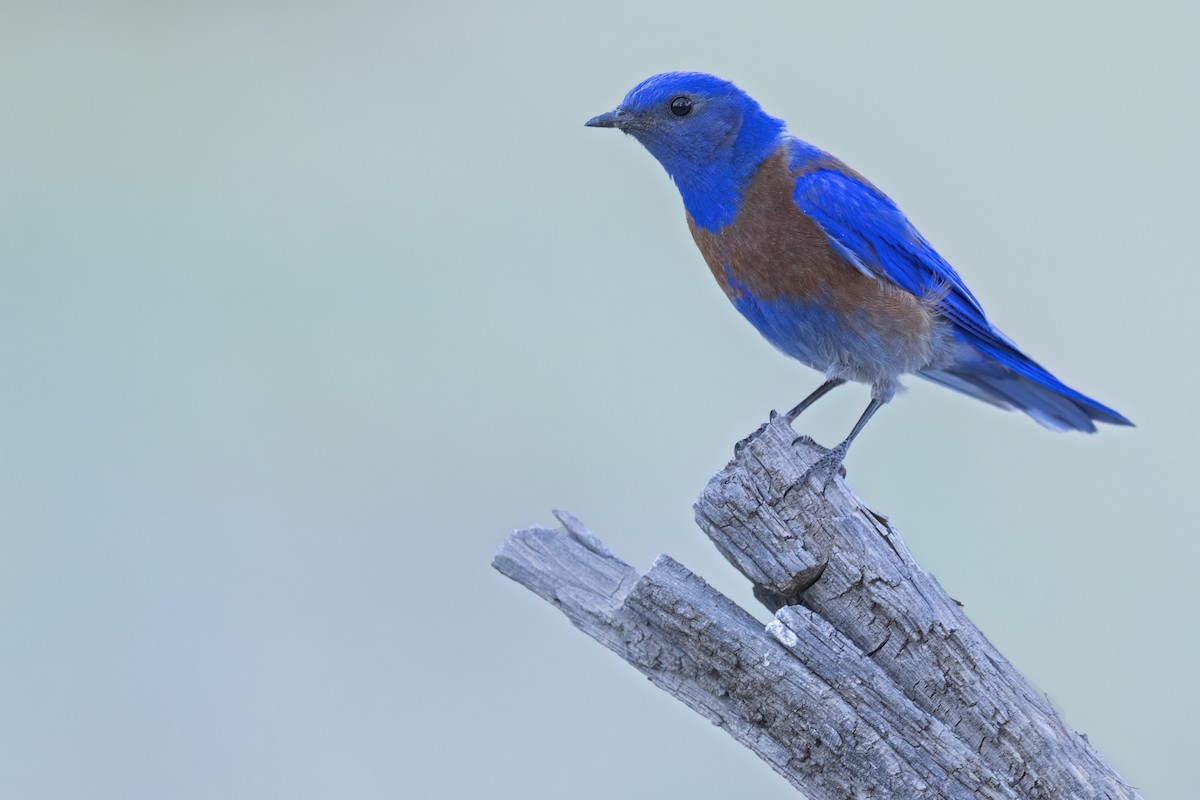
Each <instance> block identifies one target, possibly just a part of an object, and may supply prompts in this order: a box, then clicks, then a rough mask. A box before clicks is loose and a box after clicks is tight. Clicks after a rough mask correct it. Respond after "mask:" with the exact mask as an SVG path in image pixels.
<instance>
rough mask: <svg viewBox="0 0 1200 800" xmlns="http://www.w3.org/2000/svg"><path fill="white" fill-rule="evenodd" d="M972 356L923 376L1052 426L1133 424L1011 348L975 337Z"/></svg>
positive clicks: (1078, 427) (1069, 428)
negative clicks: (975, 341) (976, 341)
mask: <svg viewBox="0 0 1200 800" xmlns="http://www.w3.org/2000/svg"><path fill="white" fill-rule="evenodd" d="M971 349H972V350H973V351H974V352H973V353H972V354H971V356H972V357H969V358H965V359H959V361H958V362H956V363H955V364H953V365H951V366H948V367H943V368H940V369H930V370H923V371H922V372H920V373H918V374H919V375H920V376H921V377H922V378H925V379H926V380H929V381H932V382H934V383H938V384H941V385H942V386H946V387H948V388H950V389H954V390H955V391H959V392H962V393H963V394H966V395H970V396H971V397H974V398H977V399H979V400H983V401H984V402H987V403H991V404H992V405H995V406H1000V407H1001V408H1009V409H1016V410H1017V411H1024V412H1025V413H1026V414H1028V415H1029V416H1031V417H1033V418H1034V419H1035V420H1037V422H1038V423H1040V424H1041V425H1043V426H1045V427H1047V428H1049V429H1051V430H1055V431H1083V432H1085V433H1095V432H1096V424H1095V423H1097V422H1105V423H1108V424H1109V425H1133V423H1132V422H1130V421H1129V420H1128V419H1126V418H1125V417H1123V416H1122V415H1121V414H1118V413H1117V412H1116V411H1113V410H1112V409H1111V408H1109V407H1108V406H1106V405H1103V404H1102V403H1099V402H1097V401H1095V400H1093V399H1092V398H1090V397H1088V396H1087V395H1084V394H1081V393H1080V392H1077V391H1075V390H1074V389H1072V388H1071V387H1069V386H1067V385H1066V384H1064V383H1063V382H1062V381H1060V380H1059V379H1058V378H1056V377H1054V376H1053V375H1051V374H1050V373H1049V372H1047V371H1046V370H1045V369H1044V368H1043V367H1041V366H1040V365H1039V364H1037V363H1036V362H1035V361H1033V360H1032V359H1030V358H1028V357H1027V356H1025V355H1024V354H1023V353H1021V352H1020V351H1018V350H1016V349H1015V348H1011V347H1007V346H1003V347H995V346H993V345H991V343H982V342H980V343H974V347H972V348H971Z"/></svg>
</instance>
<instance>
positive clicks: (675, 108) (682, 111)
mask: <svg viewBox="0 0 1200 800" xmlns="http://www.w3.org/2000/svg"><path fill="white" fill-rule="evenodd" d="M671 113H672V114H674V115H675V116H677V117H686V116H687V115H688V114H690V113H692V99H691V98H690V97H684V96H683V95H679V97H676V98H675V99H674V100H672V101H671Z"/></svg>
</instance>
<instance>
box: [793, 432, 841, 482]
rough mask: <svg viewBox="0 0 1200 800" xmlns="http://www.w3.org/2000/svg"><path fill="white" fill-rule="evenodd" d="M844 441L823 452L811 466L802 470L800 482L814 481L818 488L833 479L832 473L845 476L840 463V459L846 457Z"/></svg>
mask: <svg viewBox="0 0 1200 800" xmlns="http://www.w3.org/2000/svg"><path fill="white" fill-rule="evenodd" d="M847 449H848V448H847V446H846V443H845V442H843V443H842V444H839V445H838V446H837V447H835V448H833V449H832V450H828V451H826V452H825V455H823V456H821V457H820V458H818V459H817V460H816V461H815V462H814V463H813V465H812V466H811V467H809V468H808V469H807V470H805V472H804V477H803V478H801V479H800V482H801V483H808V482H809V481H810V480H813V481H815V483H816V486H817V488H818V489H824V488H825V486H826V485H827V484H828V483H829V481H831V480H833V473H835V472H836V473H837V474H839V475H841V476H842V477H843V478H844V477H846V467H845V466H843V464H842V459H844V458H845V457H846V450H847Z"/></svg>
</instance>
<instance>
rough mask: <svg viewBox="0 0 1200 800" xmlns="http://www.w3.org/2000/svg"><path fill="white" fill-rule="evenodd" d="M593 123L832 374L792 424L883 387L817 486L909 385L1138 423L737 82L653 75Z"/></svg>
mask: <svg viewBox="0 0 1200 800" xmlns="http://www.w3.org/2000/svg"><path fill="white" fill-rule="evenodd" d="M584 124H585V125H586V126H588V127H592V128H615V129H617V130H620V131H622V132H624V133H625V134H627V135H629V136H632V137H633V138H634V139H636V140H637V141H638V142H639V143H641V145H642V146H643V147H645V149H646V150H648V151H649V152H650V154H651V155H653V156H654V158H656V159H657V160H658V162H659V163H660V164H661V165H662V166H663V168H664V169H666V171H667V174H668V175H669V176H670V177H671V179H672V180H673V181H674V183H675V186H676V187H677V188H678V189H679V194H680V196H681V197H682V199H683V206H684V210H685V212H686V216H687V224H688V228H689V229H690V230H691V234H692V238H693V239H694V240H695V243H696V245H697V247H698V248H699V250H700V253H701V255H702V256H703V258H704V260H705V262H706V263H707V265H708V267H709V269H710V270H711V272H712V274H713V277H715V278H716V280H717V283H718V284H719V285H720V287H721V289H722V290H724V293H725V295H726V296H727V297H728V298H729V300H730V301H731V302H732V303H733V305H734V307H735V308H736V309H737V310H738V311H739V312H740V313H741V314H742V316H743V317H745V318H746V319H747V320H748V321H749V322H750V324H751V325H753V326H754V327H755V328H756V329H757V330H758V332H759V333H760V334H762V336H763V337H764V338H765V339H766V340H767V341H768V342H769V343H770V344H771V345H773V346H774V347H775V348H776V349H778V350H780V351H782V352H783V353H784V354H785V355H788V356H791V357H792V358H794V359H796V360H797V361H800V362H802V363H803V364H806V365H808V366H809V367H812V368H813V369H816V370H818V371H820V372H822V373H824V376H825V381H824V382H823V383H822V384H821V385H820V386H818V387H817V388H816V389H815V390H814V391H813V392H812V393H811V394H809V395H808V396H807V397H805V398H804V399H803V400H801V401H800V403H799V404H798V405H796V406H795V408H793V409H792V410H791V411H789V412H788V413H787V415H786V417H787V420H788V422H789V423H792V422H794V421H795V419H796V418H797V417H798V416H799V415H800V414H801V413H802V412H803V411H805V410H806V409H808V408H809V407H810V406H811V405H812V404H813V403H815V402H816V401H817V400H819V399H820V398H822V397H824V396H825V395H826V394H828V393H829V392H830V391H831V390H833V389H835V388H837V387H838V386H841V385H842V384H844V383H846V382H847V381H856V382H860V383H865V384H868V385H869V386H870V387H871V399H870V403H869V404H868V405H867V408H866V410H865V411H863V413H862V415H861V416H860V417H859V419H858V421H857V422H856V423H855V425H854V427H853V428H852V429H851V430H850V433H849V434H848V435H847V436H846V438H845V439H843V440H842V441H841V443H840V444H838V445H837V446H836V447H834V448H832V449H831V450H827V451H826V453H825V455H824V456H822V457H821V458H820V459H819V461H818V462H817V464H816V465H815V466H814V467H813V468H812V469H810V470H809V472H810V473H817V472H824V473H825V474H826V476H827V477H828V475H829V474H830V472H831V471H832V470H833V469H837V468H840V466H841V463H842V461H843V459H844V458H845V456H846V453H847V451H848V450H849V448H850V445H851V443H852V442H853V441H854V440H855V438H856V437H857V436H858V435H859V434H860V433H861V432H862V429H863V427H864V426H865V425H866V424H867V422H868V421H869V420H870V419H871V417H872V416H874V414H875V413H876V412H877V411H878V410H879V409H880V408H881V407H883V405H885V404H886V403H888V402H889V401H890V400H892V399H893V398H894V397H895V395H896V393H897V390H898V389H899V388H900V383H899V380H900V378H901V376H904V375H916V376H918V377H921V378H924V379H926V380H929V381H932V382H933V383H936V384H940V385H942V386H945V387H948V388H950V389H954V390H955V391H957V392H961V393H962V394H965V395H968V396H970V397H974V398H976V399H978V400H982V401H984V402H987V403H990V404H992V405H994V406H999V407H1001V408H1005V409H1012V410H1018V411H1023V412H1024V413H1026V414H1028V415H1029V416H1030V417H1032V418H1033V419H1034V420H1036V421H1037V422H1039V423H1040V424H1041V425H1043V426H1045V427H1046V428H1049V429H1051V430H1056V431H1083V432H1087V433H1093V432H1095V431H1096V423H1097V422H1101V423H1107V424H1110V425H1132V424H1133V423H1131V422H1130V421H1129V420H1128V419H1126V418H1125V417H1124V416H1122V415H1121V414H1119V413H1117V412H1116V411H1114V410H1113V409H1111V408H1109V407H1107V406H1105V405H1103V404H1101V403H1099V402H1097V401H1096V400H1093V399H1091V398H1090V397H1088V396H1086V395H1084V394H1082V393H1080V392H1078V391H1076V390H1075V389H1072V388H1070V387H1069V386H1067V385H1066V384H1064V383H1063V382H1062V381H1060V380H1059V379H1058V378H1056V377H1055V376H1054V375H1052V374H1051V373H1050V372H1049V371H1047V370H1046V369H1045V368H1044V367H1042V366H1041V365H1040V364H1038V363H1037V362H1036V361H1034V360H1033V359H1032V358H1030V357H1029V356H1027V355H1026V354H1025V353H1024V352H1023V351H1022V350H1021V349H1020V348H1019V347H1018V346H1017V345H1016V343H1015V342H1013V340H1012V339H1010V338H1009V337H1008V336H1006V335H1005V334H1004V333H1002V332H1001V331H1000V330H999V329H998V328H997V327H996V326H995V325H993V324H992V323H991V322H990V321H989V320H988V318H987V315H986V314H985V313H984V310H983V306H982V305H980V303H979V301H978V300H977V299H976V298H975V295H973V294H972V293H971V290H970V289H968V288H967V286H966V284H965V283H964V282H963V280H962V278H960V277H959V275H958V273H957V272H956V271H955V270H954V268H953V267H952V266H951V265H950V264H949V263H948V262H947V261H946V260H945V259H944V258H942V256H941V255H939V254H938V252H937V251H936V250H935V249H934V248H933V246H932V245H931V244H930V243H929V242H928V241H927V240H926V239H925V238H924V237H923V236H922V235H921V234H920V233H919V232H918V231H917V229H916V228H915V227H914V226H913V224H912V223H911V222H909V220H908V218H907V217H906V216H905V215H904V213H903V212H902V211H900V209H899V208H898V207H897V206H896V204H895V203H894V202H893V201H892V200H891V199H890V198H889V197H888V196H887V195H886V194H884V193H883V192H882V191H880V190H879V189H878V188H876V187H875V185H874V184H872V183H871V182H870V181H868V180H867V179H866V178H864V177H863V176H862V175H860V174H859V173H858V172H856V171H854V170H853V169H851V168H850V167H848V166H847V165H846V164H845V163H843V162H842V161H840V160H839V159H837V158H836V157H834V156H832V155H830V154H829V153H827V152H825V151H823V150H821V149H820V148H818V147H816V146H814V145H812V144H809V143H808V142H806V141H803V140H801V139H799V138H797V137H796V136H793V135H792V134H790V133H789V132H788V130H787V126H786V125H785V123H784V122H783V120H780V119H777V118H776V117H773V116H771V115H770V114H768V113H767V112H766V111H764V110H763V109H762V107H761V106H760V105H759V103H758V102H757V101H756V100H754V99H753V98H752V97H751V96H750V95H749V94H747V93H746V92H744V91H742V90H741V89H740V88H738V87H737V86H736V85H735V84H733V83H731V82H730V81H727V80H723V79H721V78H718V77H716V76H714V75H709V74H706V73H701V72H664V73H661V74H657V75H652V76H651V77H649V78H646V79H645V80H643V81H642V82H641V83H639V84H637V85H636V86H634V87H633V88H632V89H631V90H630V91H629V92H628V94H626V95H625V98H624V99H623V100H622V101H621V103H620V104H619V105H618V106H617V107H616V108H615V109H613V110H612V111H608V112H606V113H603V114H600V115H598V116H596V117H593V118H591V119H589V120H588V121H587V122H586V123H584Z"/></svg>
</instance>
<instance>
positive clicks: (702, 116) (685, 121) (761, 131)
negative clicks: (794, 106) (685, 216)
mask: <svg viewBox="0 0 1200 800" xmlns="http://www.w3.org/2000/svg"><path fill="white" fill-rule="evenodd" d="M585 124H586V125H587V126H588V127H592V128H616V129H618V130H620V131H623V132H625V133H627V134H629V135H630V136H632V137H634V138H635V139H637V140H638V141H639V142H641V144H642V146H643V147H645V148H646V149H647V150H649V151H650V154H651V155H653V156H654V157H655V158H656V159H658V162H659V163H660V164H662V165H663V167H664V168H665V169H666V171H667V174H669V175H670V176H671V178H672V179H673V180H674V181H675V183H676V185H677V186H678V187H679V190H680V192H681V193H682V194H683V198H684V202H685V204H686V205H688V206H689V211H691V210H692V209H691V206H692V205H693V203H692V202H689V200H699V199H701V196H709V197H707V199H708V200H716V199H717V198H715V197H711V195H714V194H715V193H720V192H732V191H734V190H735V189H736V188H737V185H738V184H739V182H740V181H741V180H742V179H744V178H746V177H747V176H748V175H749V174H750V173H751V172H753V170H754V168H755V167H756V166H757V165H758V164H759V163H760V162H761V161H762V160H763V159H764V158H766V157H767V156H768V155H769V154H770V153H771V151H772V150H774V149H775V147H777V146H778V139H779V135H780V134H781V133H782V132H783V129H784V125H783V122H782V121H781V120H778V119H776V118H774V117H772V116H770V115H769V114H767V113H766V112H765V111H763V110H762V108H761V107H760V106H759V105H758V102H757V101H755V100H754V98H752V97H750V95H748V94H746V93H745V92H743V91H742V90H741V89H739V88H738V87H737V86H735V85H734V84H732V83H730V82H729V81H726V80H722V79H720V78H717V77H715V76H713V75H706V74H704V73H701V72H664V73H662V74H660V75H653V76H651V77H649V78H647V79H646V80H644V81H642V82H641V83H639V84H638V85H637V86H635V87H633V88H632V89H631V90H630V91H629V94H627V95H625V99H624V100H622V101H621V104H620V105H618V106H617V107H616V108H615V109H613V110H612V111H609V112H607V113H604V114H600V115H599V116H597V117H593V118H592V119H590V120H588V121H587V122H586V123H585Z"/></svg>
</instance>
